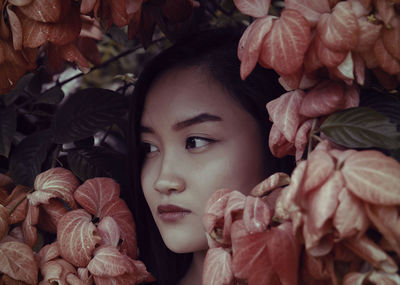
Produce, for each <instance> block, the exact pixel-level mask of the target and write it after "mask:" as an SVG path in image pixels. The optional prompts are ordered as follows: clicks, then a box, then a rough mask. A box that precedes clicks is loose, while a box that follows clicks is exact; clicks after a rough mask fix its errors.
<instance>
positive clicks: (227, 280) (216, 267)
mask: <svg viewBox="0 0 400 285" xmlns="http://www.w3.org/2000/svg"><path fill="white" fill-rule="evenodd" d="M231 266H232V257H231V255H230V254H229V253H228V252H227V251H225V250H224V249H222V248H220V247H217V248H211V249H209V250H208V251H207V255H206V257H205V259H204V267H203V281H202V282H203V284H221V285H229V284H231V282H232V280H233V273H232V269H231Z"/></svg>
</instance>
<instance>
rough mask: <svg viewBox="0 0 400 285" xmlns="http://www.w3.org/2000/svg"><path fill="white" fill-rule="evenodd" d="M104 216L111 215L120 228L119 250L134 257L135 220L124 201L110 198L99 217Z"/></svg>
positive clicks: (135, 249)
mask: <svg viewBox="0 0 400 285" xmlns="http://www.w3.org/2000/svg"><path fill="white" fill-rule="evenodd" d="M106 216H110V217H112V218H113V219H114V220H115V222H116V223H117V225H118V227H119V229H120V235H121V236H120V238H121V239H122V243H121V250H127V254H128V256H129V257H131V258H133V259H135V258H136V256H137V248H136V229H135V222H134V220H133V216H132V213H131V212H130V211H129V208H128V206H127V205H126V203H125V201H124V200H122V199H120V198H118V199H113V200H110V201H109V202H108V203H107V204H105V205H104V207H103V209H102V210H101V214H100V217H106Z"/></svg>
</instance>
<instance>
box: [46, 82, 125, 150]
mask: <svg viewBox="0 0 400 285" xmlns="http://www.w3.org/2000/svg"><path fill="white" fill-rule="evenodd" d="M126 112H127V100H126V98H125V97H123V96H122V95H120V94H118V93H117V92H114V91H111V90H106V89H101V88H88V89H84V90H80V91H78V92H76V93H75V94H71V95H70V96H69V97H68V98H67V100H66V101H65V102H64V103H63V104H62V105H61V107H60V108H59V109H58V110H57V112H56V114H55V116H54V120H53V125H52V129H53V131H54V134H55V142H57V143H68V142H72V141H76V140H81V139H84V138H87V137H90V136H92V135H94V134H95V133H96V132H98V131H99V130H103V129H105V128H106V127H107V126H109V125H111V124H113V123H114V122H116V121H117V120H118V119H119V118H121V117H122V116H124V115H125V114H126Z"/></svg>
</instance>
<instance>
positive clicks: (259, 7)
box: [233, 0, 271, 18]
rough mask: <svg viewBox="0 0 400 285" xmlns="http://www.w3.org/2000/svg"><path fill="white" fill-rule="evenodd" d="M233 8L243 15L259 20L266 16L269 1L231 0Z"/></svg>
mask: <svg viewBox="0 0 400 285" xmlns="http://www.w3.org/2000/svg"><path fill="white" fill-rule="evenodd" d="M233 2H234V3H235V6H236V7H237V8H238V9H239V11H240V12H242V13H243V14H245V15H249V16H252V17H255V18H261V17H264V16H266V15H267V14H268V11H269V6H270V4H271V0H233Z"/></svg>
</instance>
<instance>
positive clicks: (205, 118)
mask: <svg viewBox="0 0 400 285" xmlns="http://www.w3.org/2000/svg"><path fill="white" fill-rule="evenodd" d="M218 121H222V118H221V117H219V116H216V115H212V114H208V113H202V114H200V115H197V116H194V117H192V118H189V119H186V120H184V121H181V122H178V123H176V124H174V125H173V126H172V129H173V130H175V131H179V130H182V129H184V128H187V127H189V126H192V125H196V124H201V123H205V122H218ZM140 132H141V133H154V130H153V129H152V128H149V127H146V126H140Z"/></svg>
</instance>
